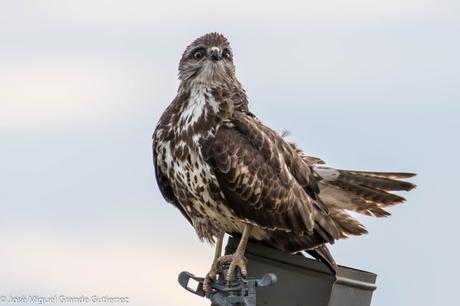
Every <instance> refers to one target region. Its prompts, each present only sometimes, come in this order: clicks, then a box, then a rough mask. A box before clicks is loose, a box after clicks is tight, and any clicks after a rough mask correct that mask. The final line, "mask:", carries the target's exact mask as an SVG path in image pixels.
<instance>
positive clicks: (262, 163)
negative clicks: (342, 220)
mask: <svg viewBox="0 0 460 306" xmlns="http://www.w3.org/2000/svg"><path fill="white" fill-rule="evenodd" d="M202 149H203V155H204V157H205V160H206V161H207V162H208V163H209V164H210V165H211V167H212V169H213V171H214V175H215V176H216V178H217V180H218V182H219V186H220V188H221V190H222V192H223V193H224V195H225V197H226V199H227V202H228V205H229V206H230V207H231V208H232V209H233V210H234V211H235V213H236V214H237V215H238V216H239V217H240V218H242V219H244V220H246V221H247V222H251V223H253V224H256V225H258V226H261V227H264V228H267V229H272V230H275V229H277V230H283V231H287V232H295V233H297V234H299V235H303V234H308V235H315V236H316V235H317V236H319V237H321V238H322V240H324V241H328V242H333V241H334V240H335V239H338V238H340V236H341V235H340V232H339V230H338V227H337V226H336V224H335V223H334V221H333V219H332V218H331V217H330V216H329V212H328V210H327V208H326V207H325V206H324V205H323V204H322V203H321V202H320V201H319V199H318V197H317V193H318V191H319V189H318V185H317V181H316V178H315V176H314V172H313V171H312V170H311V168H310V167H309V166H308V165H307V164H306V163H305V162H304V161H303V160H302V159H301V158H300V157H299V155H298V154H297V153H296V151H295V149H293V148H292V146H290V145H289V144H288V143H287V142H285V141H284V140H283V138H282V137H281V136H280V135H279V134H278V133H276V132H275V131H273V130H271V129H270V128H268V127H266V126H264V125H263V124H262V123H261V122H260V121H258V120H257V119H255V118H253V117H251V116H249V115H246V114H244V113H240V112H236V113H235V115H234V116H233V118H232V119H231V120H230V122H229V123H228V124H227V125H224V126H222V127H221V128H220V129H219V130H218V132H217V134H216V136H215V137H214V138H213V139H210V140H208V141H206V142H205V143H203V144H202Z"/></svg>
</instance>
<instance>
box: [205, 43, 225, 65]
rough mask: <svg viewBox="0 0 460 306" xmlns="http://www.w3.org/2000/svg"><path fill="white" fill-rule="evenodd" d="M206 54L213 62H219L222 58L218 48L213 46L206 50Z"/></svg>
mask: <svg viewBox="0 0 460 306" xmlns="http://www.w3.org/2000/svg"><path fill="white" fill-rule="evenodd" d="M208 54H209V56H210V57H211V59H212V60H213V61H215V62H216V61H219V60H220V59H221V58H222V51H221V50H220V48H219V47H216V46H213V47H211V48H209V49H208Z"/></svg>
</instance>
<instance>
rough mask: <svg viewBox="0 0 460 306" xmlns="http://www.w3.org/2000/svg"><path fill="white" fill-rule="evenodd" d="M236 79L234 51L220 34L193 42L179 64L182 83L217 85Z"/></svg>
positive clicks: (211, 34)
mask: <svg viewBox="0 0 460 306" xmlns="http://www.w3.org/2000/svg"><path fill="white" fill-rule="evenodd" d="M234 78H235V66H234V64H233V54H232V49H231V48H230V44H229V43H228V40H227V39H226V38H225V37H224V36H223V35H222V34H219V33H208V34H205V35H203V36H201V37H199V38H197V39H196V40H195V41H194V42H192V43H191V44H190V45H189V46H188V47H187V49H185V51H184V54H183V55H182V58H181V60H180V63H179V79H180V80H181V81H182V82H200V83H205V84H215V83H221V82H231V81H232V80H233V79H234Z"/></svg>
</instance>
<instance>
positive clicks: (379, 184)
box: [314, 166, 416, 217]
mask: <svg viewBox="0 0 460 306" xmlns="http://www.w3.org/2000/svg"><path fill="white" fill-rule="evenodd" d="M314 169H315V171H316V172H317V173H318V175H319V176H320V177H321V180H320V182H319V187H320V194H319V196H320V198H321V200H322V201H323V202H324V203H325V204H326V205H328V206H335V207H338V208H343V209H348V210H352V211H356V212H358V213H361V214H364V215H370V216H375V217H387V216H389V215H390V213H389V212H387V211H386V210H385V209H384V208H386V207H388V206H391V205H395V204H399V203H402V202H404V201H405V198H404V197H402V196H400V195H396V194H394V193H392V191H409V190H412V189H413V188H415V187H416V186H415V185H414V184H412V183H410V182H406V181H402V180H401V179H404V178H410V177H413V176H415V174H414V173H399V172H367V171H349V170H339V169H333V168H328V167H323V166H316V167H314Z"/></svg>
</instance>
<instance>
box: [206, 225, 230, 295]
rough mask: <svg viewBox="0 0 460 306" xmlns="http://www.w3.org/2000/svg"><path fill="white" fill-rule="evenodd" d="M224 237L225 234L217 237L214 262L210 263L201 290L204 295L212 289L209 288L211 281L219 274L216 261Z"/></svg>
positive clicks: (220, 252)
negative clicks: (209, 268)
mask: <svg viewBox="0 0 460 306" xmlns="http://www.w3.org/2000/svg"><path fill="white" fill-rule="evenodd" d="M224 235H225V233H220V234H219V235H218V236H217V241H216V249H215V253H214V260H213V261H212V266H211V270H210V271H209V272H208V274H206V277H205V279H204V283H203V289H204V291H205V292H206V293H209V292H211V290H212V288H211V284H210V282H211V280H216V279H217V274H218V273H219V269H220V266H219V265H218V259H219V258H220V256H221V255H222V243H223V241H224Z"/></svg>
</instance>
